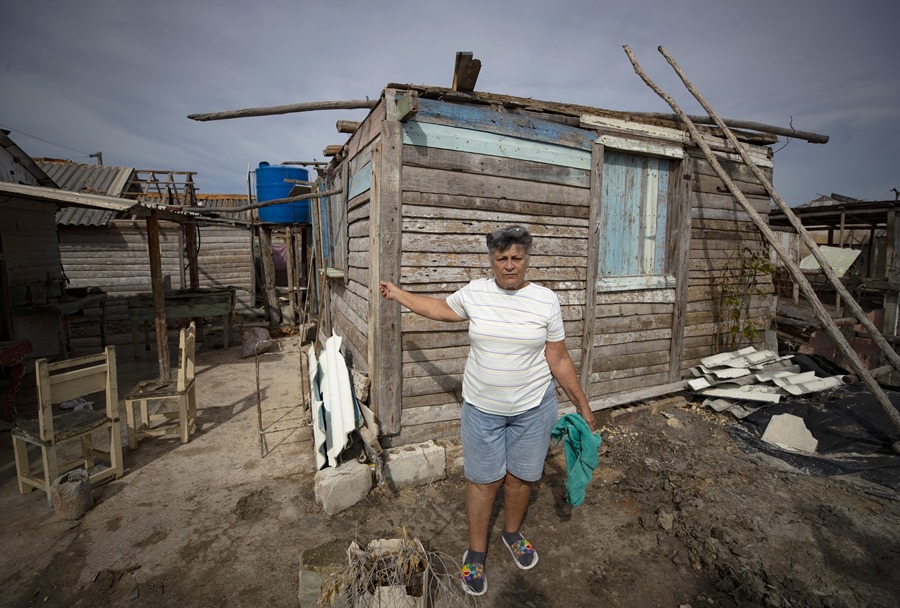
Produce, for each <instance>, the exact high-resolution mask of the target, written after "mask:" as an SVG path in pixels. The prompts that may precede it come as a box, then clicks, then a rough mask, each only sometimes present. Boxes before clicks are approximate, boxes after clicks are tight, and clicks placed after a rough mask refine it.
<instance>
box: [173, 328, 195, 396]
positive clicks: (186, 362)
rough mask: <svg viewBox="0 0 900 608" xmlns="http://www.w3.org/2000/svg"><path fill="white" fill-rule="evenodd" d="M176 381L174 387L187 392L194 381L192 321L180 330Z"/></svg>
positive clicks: (193, 330)
mask: <svg viewBox="0 0 900 608" xmlns="http://www.w3.org/2000/svg"><path fill="white" fill-rule="evenodd" d="M178 350H179V356H178V379H177V384H176V387H177V389H178V390H179V391H185V390H187V388H188V386H190V383H191V382H193V381H194V368H195V367H196V361H197V358H196V354H197V325H196V323H194V321H191V324H190V325H189V326H188V327H185V328H184V329H182V330H181V333H180V334H179V337H178Z"/></svg>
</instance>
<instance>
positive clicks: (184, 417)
mask: <svg viewBox="0 0 900 608" xmlns="http://www.w3.org/2000/svg"><path fill="white" fill-rule="evenodd" d="M189 401H190V400H189V399H188V396H187V394H186V393H185V394H184V395H179V396H178V418H179V421H178V425H179V426H180V427H181V443H187V442H188V441H190V440H191V432H190V428H191V426H190V425H191V421H190V419H189V418H188V410H189V409H190V408H189V406H188V402H189Z"/></svg>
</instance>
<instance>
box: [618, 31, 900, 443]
mask: <svg viewBox="0 0 900 608" xmlns="http://www.w3.org/2000/svg"><path fill="white" fill-rule="evenodd" d="M659 50H660V52H661V53H662V54H663V56H665V57H666V60H667V61H668V62H669V64H670V65H672V67H673V68H674V69H675V71H676V72H677V73H678V75H679V77H680V78H681V80H682V82H684V84H685V86H686V87H687V88H688V90H689V91H690V92H691V94H693V95H694V97H695V98H696V99H697V101H699V102H700V104H701V105H702V106H703V109H704V110H706V111H707V113H708V114H709V115H710V117H711V118H713V119H714V120H716V123H717V124H718V126H719V128H720V129H721V130H722V132H723V133H724V134H725V136H726V137H727V138H728V140H729V141H730V142H731V145H732V146H733V147H734V149H735V150H736V151H737V152H738V153H739V154H740V155H741V158H742V159H743V161H744V162H745V163H746V164H747V166H748V167H749V168H750V170H751V171H753V173H754V175H755V176H756V178H757V179H758V180H759V182H760V183H761V184H763V185H764V186H765V187H766V190H767V191H768V192H769V194H770V195H771V196H772V199H773V200H775V202H776V203H777V204H778V205H779V206H780V207H781V206H783V211H784V212H785V215H786V216H787V217H788V218H789V219H790V220H791V222H792V224H793V223H794V221H796V225H795V229H796V230H797V231H798V232H799V233H800V235H801V238H803V237H805V238H806V239H808V241H809V242H808V243H807V246H808V247H810V250H811V251H812V252H813V254H814V255H815V256H816V259H817V261H818V262H819V265H820V266H821V267H822V270H823V271H825V274H826V275H827V276H828V277H829V279H830V280H831V281H832V284H833V285H834V286H835V288H836V289H841V290H843V293H842V294H841V295H842V296H845V301H847V303H848V304H849V305H850V307H851V308H854V306H855V308H854V312H855V313H857V318H858V319H859V321H860V323H862V324H863V325H864V326H865V327H866V329H867V330H869V332H870V333H871V334H872V336H873V338H875V341H876V342H879V340H880V342H879V346H882V345H883V346H882V352H885V354H888V352H887V351H890V354H892V355H893V358H892V361H891V364H892V365H894V367H895V368H897V369H900V363H895V361H898V362H900V357H898V355H897V353H896V352H895V351H894V350H893V349H892V348H891V347H890V345H888V344H887V341H886V340H885V339H884V336H882V335H881V333H880V332H879V331H878V330H877V329H876V328H875V326H874V325H873V324H872V322H871V321H870V320H869V319H868V317H866V315H865V312H863V310H862V308H861V307H860V306H859V303H858V302H856V300H854V299H853V298H852V296H850V294H849V293H847V290H846V289H845V288H844V286H843V285H842V284H841V282H840V280H839V279H838V278H837V277H836V276H835V274H834V271H833V270H832V269H831V266H830V265H829V264H828V262H827V260H825V258H824V257H823V256H822V254H821V252H820V251H819V249H818V247H817V246H816V244H815V242H813V241H812V239H811V238H809V234H808V233H807V232H806V229H805V228H804V227H803V225H802V224H801V223H800V221H799V219H797V216H796V215H794V213H793V211H791V209H790V207H788V206H787V204H786V203H785V202H784V200H783V199H782V198H781V196H780V195H779V194H778V192H776V191H775V188H774V187H773V186H772V184H771V182H770V181H769V180H768V179H767V178H766V176H765V175H764V174H763V173H762V171H760V170H759V167H757V166H756V165H755V164H754V163H753V161H752V159H750V157H749V156H748V155H747V152H746V150H744V148H743V146H741V145H740V143H739V142H738V141H737V139H736V138H735V137H734V134H733V133H732V132H731V130H730V129H729V128H728V127H727V126H726V125H725V124H723V123H722V122H721V120H720V119H718V116H717V114H716V113H715V112H714V111H713V109H712V108H711V107H709V104H707V103H706V100H705V99H704V98H703V97H702V96H701V95H700V93H699V92H697V91H696V89H694V86H693V84H691V83H690V81H689V80H688V79H687V77H686V76H685V75H684V73H683V72H682V71H681V68H679V67H678V66H677V64H676V63H675V60H674V59H672V58H671V57H670V56H669V55H668V54H667V53H666V52H665V50H664V49H663V48H662V47H660V48H659ZM625 52H626V54H627V55H628V58H629V59H630V60H631V63H632V66H634V70H635V72H636V73H637V74H638V76H640V77H641V79H642V80H643V81H644V82H645V83H646V84H647V86H649V87H650V88H651V89H653V91H654V92H655V93H656V94H657V95H659V96H660V97H661V98H662V99H664V100H665V101H666V103H668V104H669V106H670V107H671V108H672V109H673V110H675V112H677V113H678V114H679V116H681V119H682V121H683V122H684V123H685V126H686V127H687V128H688V130H689V131H690V133H691V137H692V138H693V140H694V142H695V143H696V144H697V145H698V146H699V147H700V149H701V150H703V154H704V155H705V156H706V158H707V160H708V161H709V163H710V165H712V167H713V169H715V171H716V174H717V175H718V176H719V178H720V179H721V180H722V181H723V182H724V183H725V185H726V186H727V187H728V190H729V192H731V194H732V195H733V196H734V197H735V198H736V199H737V200H738V202H740V204H741V206H742V207H744V211H746V212H747V214H748V215H749V216H750V219H751V221H753V223H754V224H755V225H756V227H757V228H758V229H759V230H760V232H762V234H763V235H764V236H765V238H766V240H767V241H768V242H769V244H770V245H771V246H772V248H774V249H775V251H776V252H777V253H778V255H779V257H780V258H781V259H782V261H783V262H784V263H785V266H786V267H787V269H788V270H789V271H790V272H791V276H792V277H793V278H794V281H796V282H797V283H798V284H799V285H800V289H801V291H802V292H803V295H804V296H805V297H806V299H807V300H808V301H809V303H810V305H811V306H812V308H813V310H814V311H815V313H816V316H817V317H818V319H819V322H820V323H822V325H823V327H824V328H825V331H827V332H828V335H829V336H830V337H831V339H832V340H834V342H835V344H836V345H837V347H838V350H840V351H841V354H842V355H844V357H845V358H846V359H847V361H848V362H849V363H850V365H851V367H852V368H853V371H855V372H856V373H857V375H858V376H859V377H860V378H861V379H862V380H863V382H864V383H865V385H866V386H867V387H868V388H869V390H870V391H871V392H872V394H873V396H874V397H875V399H876V400H877V401H878V403H879V405H881V407H882V408H883V409H884V411H885V413H886V414H887V416H888V418H890V419H891V421H892V422H893V423H894V425H895V426H896V427H897V428H898V429H900V414H898V413H897V410H896V409H895V408H894V406H893V404H892V403H891V402H890V400H889V399H888V398H887V395H885V393H884V391H883V390H882V389H881V387H880V386H879V385H878V383H877V382H876V381H875V379H874V378H873V377H872V375H871V374H870V373H869V370H868V369H867V368H866V367H865V366H864V365H863V363H862V361H860V359H859V356H858V355H857V354H856V352H855V351H854V350H853V349H852V348H851V347H850V344H849V343H848V342H847V339H846V338H845V337H844V335H843V334H842V333H841V331H840V329H839V328H838V327H837V325H836V324H835V323H834V320H833V319H832V318H831V315H829V314H828V311H827V310H825V307H824V306H823V305H822V302H821V301H819V298H818V297H817V296H816V292H815V290H814V289H813V288H812V285H810V284H809V281H807V280H806V277H804V276H803V272H802V271H801V270H800V268H799V266H798V265H797V264H795V263H794V261H793V260H791V258H790V255H788V253H787V252H786V251H785V250H784V247H783V246H782V245H781V243H780V241H779V240H778V238H777V237H776V236H775V234H774V233H773V232H772V229H771V228H769V225H768V223H766V221H765V220H763V218H762V217H761V216H760V214H759V213H758V212H757V211H756V210H755V209H754V208H753V205H751V204H750V203H749V202H748V201H747V198H746V197H745V196H744V193H743V192H741V189H740V188H738V187H737V185H736V184H735V183H734V181H733V180H732V179H731V177H730V176H729V175H728V173H727V172H726V171H725V169H723V168H722V165H721V164H720V163H719V161H718V159H717V158H716V155H715V153H714V152H713V151H712V150H711V149H710V147H709V145H707V144H706V142H705V141H704V140H703V137H702V136H701V135H700V133H699V132H698V131H697V127H696V126H695V125H694V123H692V122H691V121H690V120H689V119H688V118H687V116H686V115H685V114H684V112H683V111H682V110H681V108H680V107H679V106H678V104H677V103H676V102H675V100H674V99H672V97H670V96H669V95H668V94H666V93H665V92H663V91H662V89H660V88H659V87H658V86H657V85H656V84H655V83H654V82H653V81H652V80H650V78H649V77H648V76H647V75H646V74H645V73H644V71H643V70H642V69H641V67H640V65H638V63H637V60H636V59H635V58H634V55H633V54H632V52H631V49H630V48H629V47H628V46H625ZM863 321H865V322H863ZM895 451H900V442H897V444H895Z"/></svg>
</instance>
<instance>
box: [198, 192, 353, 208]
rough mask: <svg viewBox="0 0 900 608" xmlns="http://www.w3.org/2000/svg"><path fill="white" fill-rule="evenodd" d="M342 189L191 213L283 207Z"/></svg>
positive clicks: (329, 194)
mask: <svg viewBox="0 0 900 608" xmlns="http://www.w3.org/2000/svg"><path fill="white" fill-rule="evenodd" d="M340 193H341V189H340V188H336V189H335V190H329V191H328V192H308V193H306V194H299V195H297V196H289V197H287V198H276V199H272V200H270V201H264V202H262V203H253V204H252V205H242V206H240V207H194V208H193V209H191V211H193V212H195V213H201V214H202V213H219V212H222V211H226V212H228V213H238V212H240V211H250V210H251V209H260V208H262V207H269V206H271V205H282V204H284V203H296V202H297V201H305V200H307V199H310V198H318V197H321V196H331V195H332V194H340Z"/></svg>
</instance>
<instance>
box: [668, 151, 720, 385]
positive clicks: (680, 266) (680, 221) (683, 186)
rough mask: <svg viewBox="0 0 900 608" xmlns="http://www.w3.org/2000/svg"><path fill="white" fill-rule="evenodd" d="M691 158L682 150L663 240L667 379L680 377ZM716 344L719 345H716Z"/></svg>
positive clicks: (692, 162) (689, 241) (689, 240)
mask: <svg viewBox="0 0 900 608" xmlns="http://www.w3.org/2000/svg"><path fill="white" fill-rule="evenodd" d="M693 173H694V161H693V159H692V158H691V157H690V156H688V155H687V154H685V156H684V158H683V159H681V163H680V164H679V166H678V170H677V171H676V172H675V175H674V176H673V177H674V178H675V185H674V187H672V188H670V190H669V192H671V193H672V199H673V202H674V205H673V206H672V209H673V211H674V217H673V220H674V221H673V225H672V229H671V231H670V232H669V234H668V238H667V239H666V243H667V244H669V247H670V248H671V250H672V253H673V255H672V264H673V274H674V275H675V301H674V302H673V310H672V339H671V340H670V342H669V382H677V381H678V380H680V379H681V362H682V358H683V356H682V353H683V351H684V328H685V324H686V318H687V300H688V284H689V278H690V277H689V274H690V273H689V270H690V263H691V195H692V194H693V186H694V180H693ZM717 347H718V345H717Z"/></svg>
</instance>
